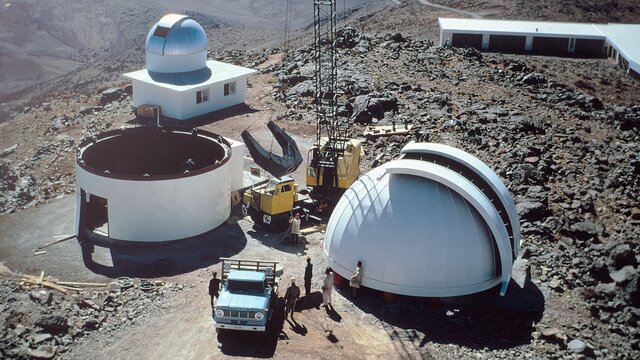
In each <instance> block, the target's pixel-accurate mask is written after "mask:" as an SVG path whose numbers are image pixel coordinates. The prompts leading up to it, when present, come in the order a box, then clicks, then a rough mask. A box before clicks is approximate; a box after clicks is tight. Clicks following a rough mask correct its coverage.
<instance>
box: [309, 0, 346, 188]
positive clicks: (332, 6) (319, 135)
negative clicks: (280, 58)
mask: <svg viewBox="0 0 640 360" xmlns="http://www.w3.org/2000/svg"><path fill="white" fill-rule="evenodd" d="M336 26H337V21H336V1H335V0H314V33H315V42H314V63H315V92H314V103H315V112H316V118H317V121H316V123H317V130H316V144H315V145H316V148H315V152H316V153H315V154H314V156H313V160H312V163H311V166H312V167H316V168H318V169H320V168H323V169H324V170H325V175H326V174H327V173H332V174H334V175H333V177H335V176H336V175H337V174H336V167H337V162H338V158H340V157H341V156H342V155H343V154H344V150H345V145H346V143H347V142H348V141H349V124H348V121H346V120H345V121H340V120H339V119H338V116H337V109H338V98H339V95H340V94H339V92H338V65H337V51H336V46H335V43H336ZM318 174H319V172H318ZM326 185H328V184H326Z"/></svg>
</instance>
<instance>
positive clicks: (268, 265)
mask: <svg viewBox="0 0 640 360" xmlns="http://www.w3.org/2000/svg"><path fill="white" fill-rule="evenodd" d="M220 260H222V281H225V280H226V279H227V278H228V277H229V272H231V271H232V270H249V271H259V272H263V273H264V274H265V275H266V279H267V283H269V285H271V286H272V287H273V286H275V285H276V284H277V281H276V265H277V264H278V262H277V261H266V260H247V259H229V258H220Z"/></svg>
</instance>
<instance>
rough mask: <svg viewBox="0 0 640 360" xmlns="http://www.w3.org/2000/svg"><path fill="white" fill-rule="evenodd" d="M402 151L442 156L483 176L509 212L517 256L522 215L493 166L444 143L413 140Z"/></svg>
mask: <svg viewBox="0 0 640 360" xmlns="http://www.w3.org/2000/svg"><path fill="white" fill-rule="evenodd" d="M401 153H402V154H410V153H420V154H433V155H438V156H442V157H444V158H447V159H450V160H452V161H454V162H456V163H459V164H462V165H464V166H465V167H466V168H467V169H468V170H470V171H473V172H474V173H475V174H476V175H478V176H479V177H481V178H482V179H483V180H484V181H485V182H486V183H487V185H488V186H489V187H491V189H492V190H493V191H494V192H495V194H496V195H497V196H498V198H499V200H500V202H501V203H502V206H503V207H504V209H505V211H506V213H507V216H508V218H509V225H510V226H511V230H512V233H513V244H512V250H513V256H514V257H515V256H517V255H518V253H519V252H520V245H521V242H522V239H521V235H520V217H519V216H518V212H517V210H516V205H515V203H514V202H513V198H512V197H511V193H510V192H509V190H508V189H507V187H506V186H505V185H504V184H503V183H502V181H501V180H500V178H499V177H498V175H496V173H495V172H493V170H491V168H489V167H488V166H487V165H486V164H485V163H484V162H482V161H481V160H480V159H478V158H477V157H475V156H473V155H471V154H469V153H467V152H465V151H463V150H460V149H457V148H454V147H451V146H448V145H444V144H436V143H417V142H411V143H409V144H407V145H405V147H404V148H402V151H401Z"/></svg>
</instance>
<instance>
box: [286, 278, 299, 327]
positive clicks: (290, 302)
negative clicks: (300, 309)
mask: <svg viewBox="0 0 640 360" xmlns="http://www.w3.org/2000/svg"><path fill="white" fill-rule="evenodd" d="M299 297H300V288H299V287H298V286H297V285H296V278H291V285H290V286H289V287H288V288H287V292H286V293H285V294H284V317H285V319H286V318H287V316H289V312H291V319H293V312H294V311H295V309H296V303H297V302H298V298H299Z"/></svg>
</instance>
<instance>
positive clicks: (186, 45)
mask: <svg viewBox="0 0 640 360" xmlns="http://www.w3.org/2000/svg"><path fill="white" fill-rule="evenodd" d="M145 49H146V57H147V69H148V70H149V71H153V72H162V73H170V72H174V73H179V72H188V71H194V70H198V69H202V68H204V67H206V61H207V50H208V49H209V40H208V38H207V34H206V32H205V31H204V29H203V28H202V26H200V24H198V22H197V21H195V20H194V19H192V18H190V17H188V16H185V15H177V14H169V15H166V16H164V17H163V18H162V19H160V21H158V22H157V23H156V24H155V25H154V26H153V27H152V28H151V30H150V31H149V34H148V35H147V41H146V46H145Z"/></svg>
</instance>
